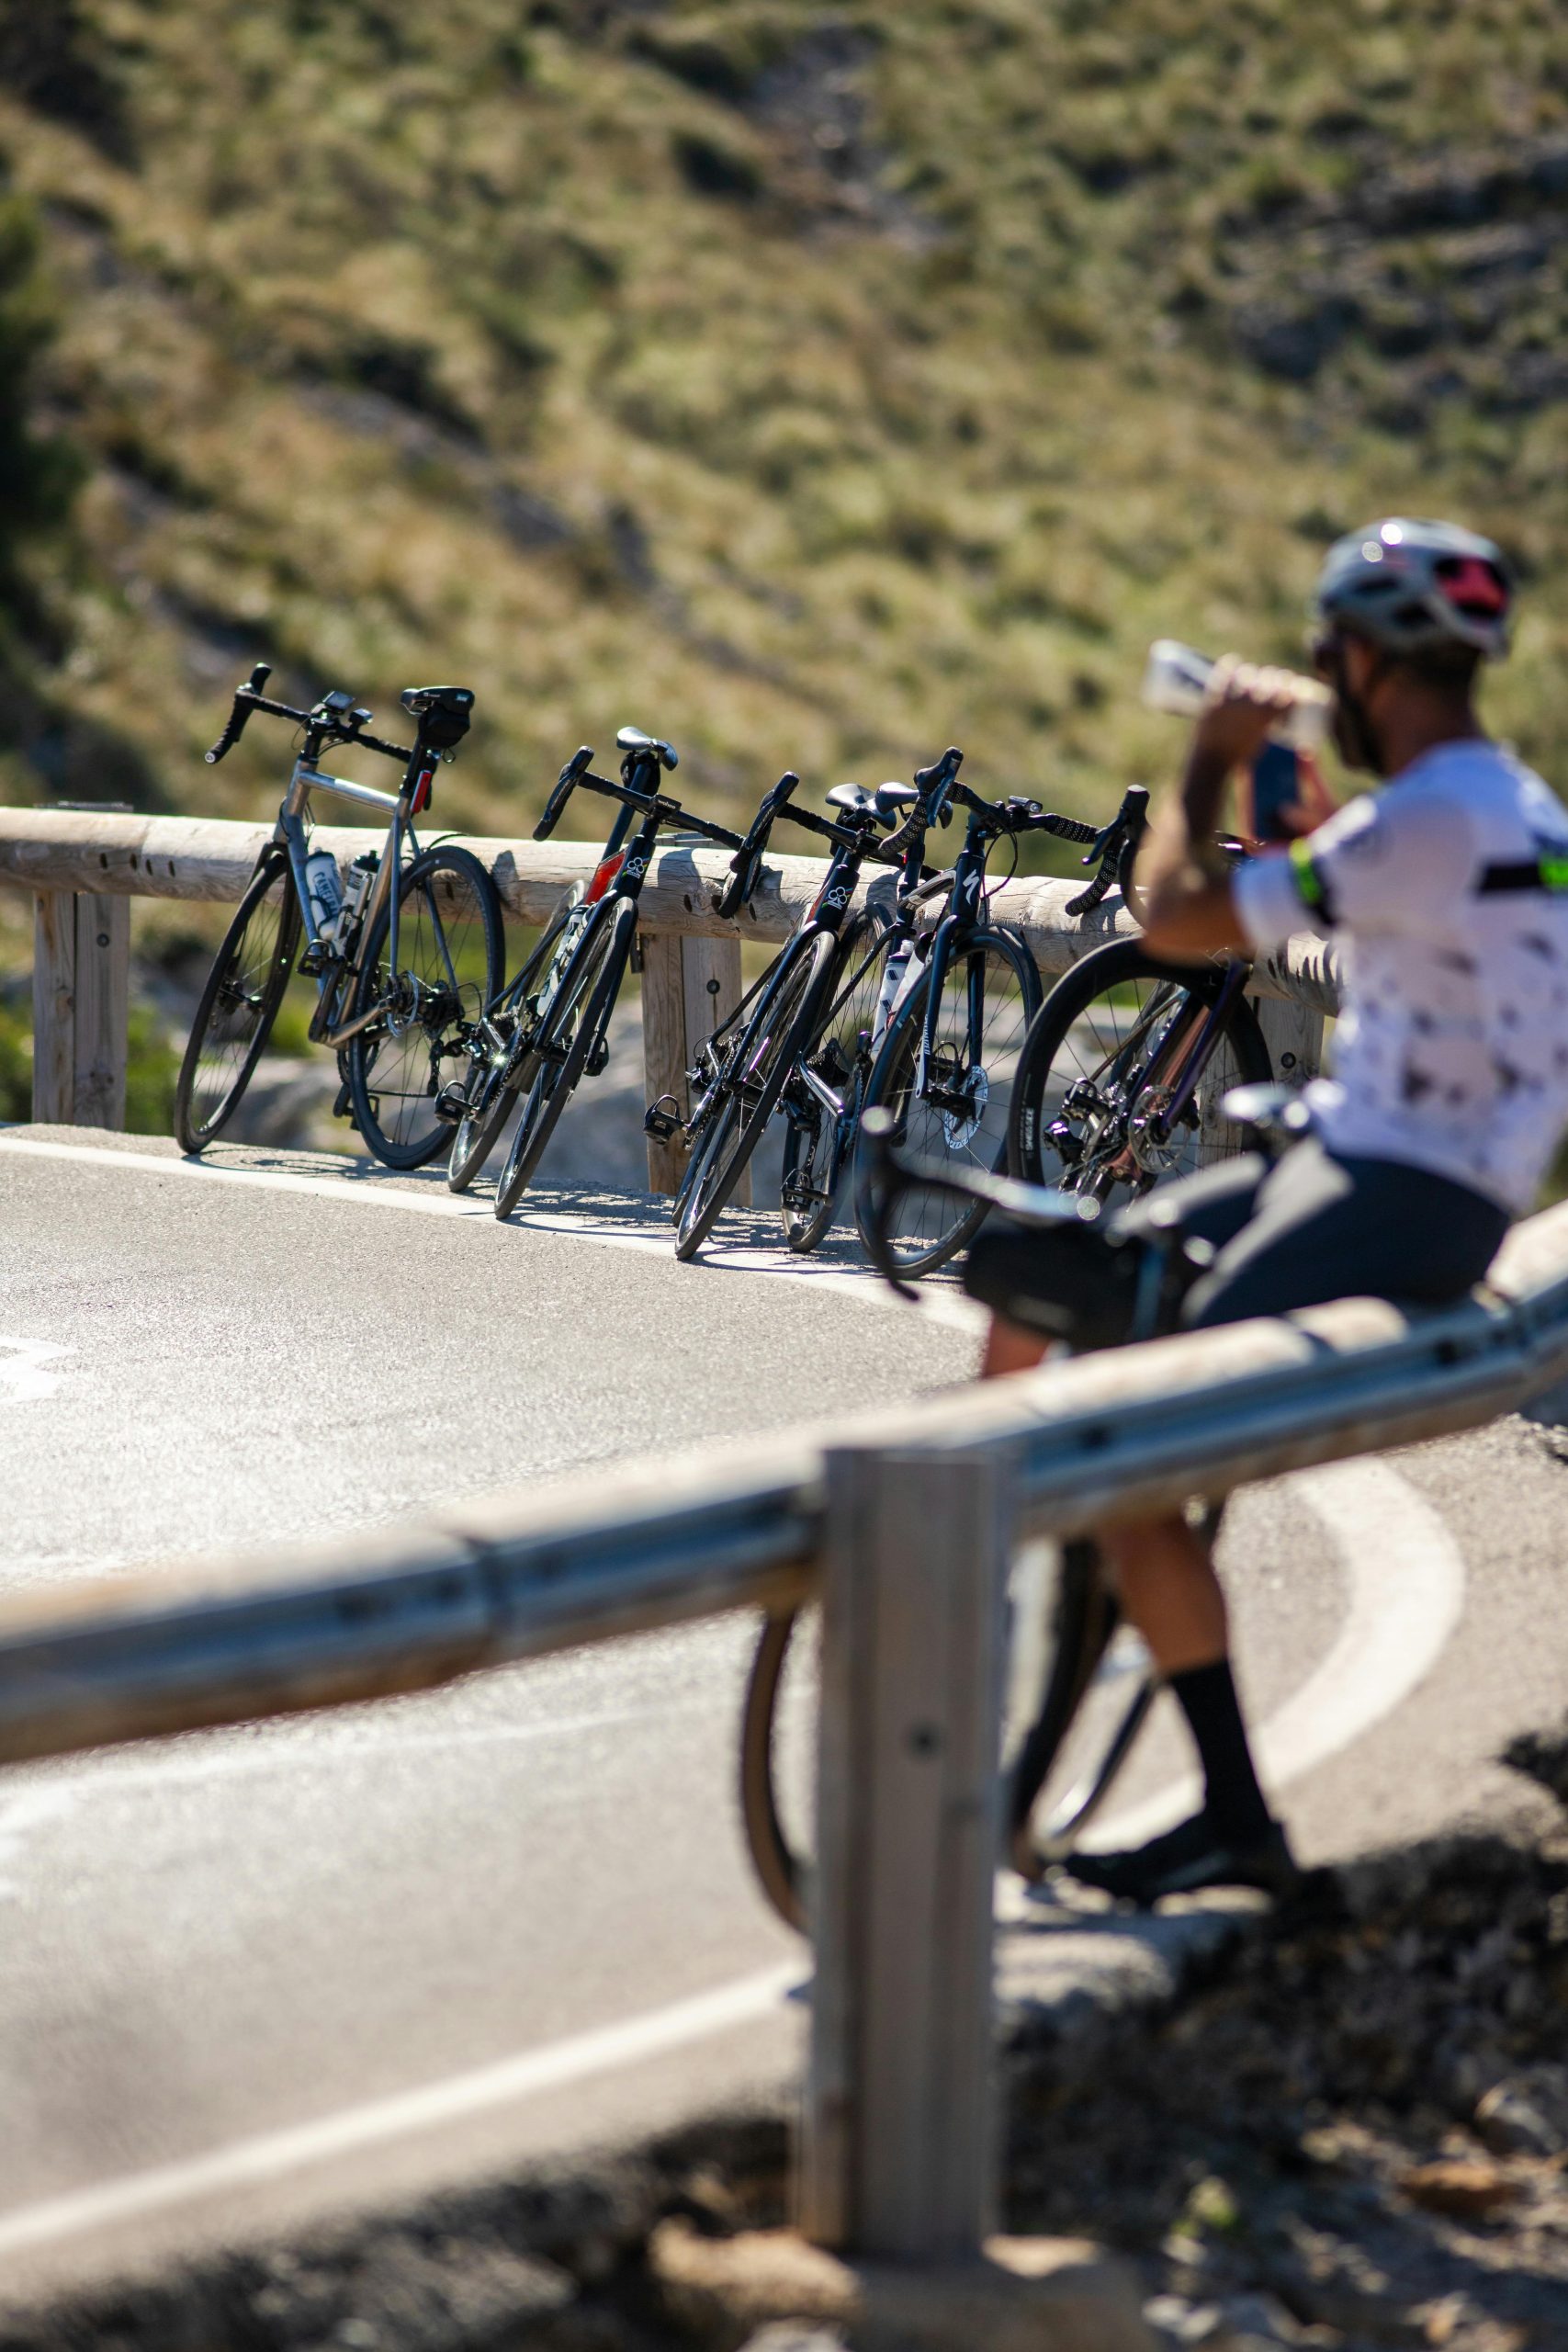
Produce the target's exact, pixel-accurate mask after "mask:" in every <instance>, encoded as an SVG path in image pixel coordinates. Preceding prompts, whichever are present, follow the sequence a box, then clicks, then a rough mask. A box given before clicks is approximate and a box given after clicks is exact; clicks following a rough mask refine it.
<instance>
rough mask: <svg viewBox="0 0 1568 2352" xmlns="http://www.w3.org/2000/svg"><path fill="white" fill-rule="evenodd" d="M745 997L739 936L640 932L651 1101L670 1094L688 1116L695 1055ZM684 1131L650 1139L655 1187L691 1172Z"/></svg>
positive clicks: (745, 1196) (747, 1184)
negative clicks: (688, 1074) (688, 1075)
mask: <svg viewBox="0 0 1568 2352" xmlns="http://www.w3.org/2000/svg"><path fill="white" fill-rule="evenodd" d="M739 1001H740V941H739V935H738V934H736V933H730V934H728V936H727V937H725V938H722V939H705V938H694V937H687V936H685V935H683V934H682V933H679V932H673V931H645V932H644V933H643V934H642V1062H643V1073H644V1076H645V1078H646V1080H647V1084H648V1099H649V1102H650V1103H656V1102H657V1101H658V1100H659V1098H660V1095H661V1094H672V1095H673V1096H674V1097H675V1100H676V1101H677V1103H679V1104H680V1105H681V1111H682V1116H684V1115H685V1114H686V1112H687V1111H688V1110H689V1109H690V1107H691V1106H690V1103H689V1102H688V1099H687V1091H686V1071H687V1068H688V1066H689V1064H690V1062H691V1057H692V1056H693V1054H694V1053H695V1051H696V1049H697V1047H698V1046H700V1045H701V1044H702V1043H703V1041H704V1039H705V1038H706V1037H709V1036H711V1035H712V1034H713V1032H714V1030H715V1029H716V1028H717V1026H718V1024H719V1023H720V1022H721V1021H722V1020H723V1018H724V1016H725V1014H726V1013H727V1012H733V1011H734V1010H735V1007H736V1006H737V1005H738V1004H739ZM685 1165H686V1159H685V1149H684V1147H683V1145H682V1142H681V1139H680V1137H679V1136H677V1137H675V1138H674V1140H673V1141H671V1142H670V1143H660V1142H659V1141H658V1140H657V1138H656V1137H655V1136H649V1139H648V1182H649V1191H650V1192H654V1193H673V1192H674V1191H675V1190H676V1189H677V1187H678V1186H679V1184H680V1182H681V1178H682V1175H683V1174H684V1172H685ZM730 1199H731V1202H732V1204H734V1206H735V1207H737V1208H749V1207H750V1203H751V1171H750V1169H748V1170H745V1172H744V1173H743V1174H742V1176H741V1179H740V1182H739V1183H738V1184H737V1186H736V1188H735V1190H734V1192H733V1193H731V1195H730Z"/></svg>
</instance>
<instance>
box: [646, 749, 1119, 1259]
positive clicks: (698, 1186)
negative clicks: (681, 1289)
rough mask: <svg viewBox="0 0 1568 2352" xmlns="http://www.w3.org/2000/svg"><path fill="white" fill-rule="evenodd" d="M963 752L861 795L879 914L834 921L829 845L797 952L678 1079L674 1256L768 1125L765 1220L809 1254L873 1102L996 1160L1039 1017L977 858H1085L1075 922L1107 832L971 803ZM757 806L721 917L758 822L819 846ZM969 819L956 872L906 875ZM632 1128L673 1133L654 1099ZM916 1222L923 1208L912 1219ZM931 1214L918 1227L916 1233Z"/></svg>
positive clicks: (951, 1235)
mask: <svg viewBox="0 0 1568 2352" xmlns="http://www.w3.org/2000/svg"><path fill="white" fill-rule="evenodd" d="M963 756H964V755H963V753H962V752H960V751H959V750H957V749H956V747H953V748H950V749H949V750H948V751H947V752H945V753H944V754H943V755H942V759H941V760H940V761H937V762H936V763H933V764H932V765H931V767H929V768H923V769H921V770H919V772H918V774H917V775H916V778H915V788H914V789H913V790H911V788H910V787H909V786H897V785H884V786H880V787H879V789H878V793H877V795H876V796H875V798H876V802H877V805H878V807H879V808H880V809H881V810H882V811H883V812H884V817H885V819H886V817H887V816H890V815H891V813H892V812H893V811H894V810H895V809H899V808H903V809H907V810H908V815H907V817H906V819H905V821H904V824H903V827H902V829H901V830H900V831H899V832H898V834H897V838H896V839H895V840H894V841H892V842H886V843H885V844H884V845H883V846H882V847H880V848H879V849H876V850H874V851H871V852H870V853H869V854H872V855H874V856H875V857H877V858H878V859H880V860H882V861H883V862H884V863H897V864H898V865H899V866H900V879H899V883H898V887H897V892H896V894H895V897H894V900H893V905H892V908H891V910H889V909H888V908H887V907H886V903H885V902H883V901H881V900H879V899H876V898H875V897H873V898H872V899H871V900H870V902H869V903H868V904H867V906H866V907H865V908H864V909H863V910H861V911H860V912H859V913H857V914H856V915H855V916H853V918H852V919H851V920H849V921H848V922H846V919H845V918H846V910H847V909H848V908H849V905H850V902H851V899H852V896H853V892H854V887H855V882H856V880H857V878H858V874H859V865H860V861H861V859H862V858H863V856H865V855H866V854H868V852H867V849H866V847H865V841H864V837H863V836H862V838H861V841H860V843H859V848H858V854H856V855H854V856H852V854H851V850H850V846H849V845H848V844H845V845H844V846H843V847H842V848H841V849H840V850H839V851H837V852H836V853H835V860H834V862H832V863H830V865H829V872H828V875H827V876H826V877H825V880H824V883H823V888H822V890H821V892H820V893H819V894H818V898H817V899H816V900H815V901H814V903H813V906H812V908H811V910H810V912H809V914H808V917H807V922H806V923H805V924H804V925H803V927H802V930H801V931H800V933H797V935H796V937H795V939H794V940H793V941H792V942H791V943H790V944H789V945H788V946H787V947H786V948H785V949H784V952H783V954H782V955H781V956H779V957H778V958H777V960H776V961H775V963H774V964H773V966H771V967H769V970H768V971H767V972H766V973H764V974H763V976H762V978H761V980H760V981H759V982H758V983H757V984H756V986H755V988H754V989H752V990H751V991H750V992H749V994H748V996H747V998H746V999H744V1000H743V1001H742V1003H741V1005H740V1006H739V1008H738V1010H737V1012H735V1013H733V1014H732V1015H731V1016H730V1018H729V1020H728V1022H727V1023H725V1024H724V1026H723V1027H722V1028H721V1029H720V1030H719V1032H718V1033H716V1035H715V1036H714V1037H713V1038H712V1039H710V1040H709V1042H708V1045H707V1046H706V1047H705V1049H704V1052H703V1054H702V1055H700V1056H699V1057H698V1064H697V1066H696V1067H695V1068H694V1069H693V1070H692V1071H691V1073H690V1077H691V1080H692V1087H693V1094H694V1106H693V1112H692V1116H691V1119H690V1121H689V1122H688V1124H687V1126H686V1129H685V1133H686V1135H687V1137H688V1140H689V1143H690V1145H691V1149H692V1156H691V1159H690V1161H689V1163H688V1168H687V1174H686V1178H685V1181H684V1183H683V1185H682V1190H681V1192H680V1193H678V1194H677V1197H676V1202H675V1216H676V1226H677V1243H676V1247H677V1254H678V1255H680V1256H682V1257H689V1256H691V1255H692V1254H693V1253H694V1251H695V1250H697V1249H698V1248H699V1247H700V1246H701V1244H702V1242H703V1240H704V1239H705V1238H706V1235H707V1234H708V1233H709V1232H710V1231H711V1230H712V1227H713V1225H714V1223H715V1221H716V1218H717V1216H718V1214H719V1212H720V1210H721V1209H722V1208H723V1206H724V1204H725V1202H726V1201H727V1200H728V1198H729V1196H730V1193H732V1191H733V1189H734V1185H735V1182H736V1181H737V1179H738V1177H739V1172H740V1170H741V1169H742V1168H743V1167H744V1166H745V1165H746V1163H747V1161H748V1159H750V1156H751V1154H752V1152H753V1151H754V1150H755V1148H756V1147H757V1145H758V1143H759V1142H760V1141H761V1136H762V1134H763V1132H764V1130H765V1128H766V1127H767V1125H768V1122H769V1120H770V1118H771V1117H773V1115H774V1114H775V1112H776V1113H777V1114H780V1115H782V1117H783V1120H784V1154H783V1179H782V1184H781V1193H780V1209H781V1212H782V1215H783V1218H784V1233H785V1237H786V1238H787V1240H788V1241H789V1244H790V1247H791V1248H792V1249H793V1250H797V1251H806V1250H812V1249H814V1248H815V1247H816V1246H817V1245H818V1242H819V1241H820V1240H821V1239H822V1238H823V1236H824V1235H825V1234H826V1232H827V1231H828V1229H829V1226H830V1225H831V1223H832V1219H833V1215H834V1211H835V1207H836V1204H837V1200H838V1195H839V1192H840V1183H841V1180H842V1176H843V1173H844V1170H845V1168H846V1167H847V1165H848V1163H849V1159H850V1157H851V1154H852V1148H853V1143H854V1136H855V1133H856V1129H857V1126H858V1124H859V1120H860V1116H861V1113H862V1111H863V1109H864V1107H865V1106H866V1105H867V1104H868V1103H876V1102H878V1101H883V1102H887V1101H891V1102H893V1103H895V1105H896V1106H897V1111H898V1114H899V1115H900V1118H901V1121H902V1125H903V1128H904V1131H905V1132H906V1133H907V1132H908V1131H909V1130H910V1129H911V1128H914V1129H916V1130H917V1131H922V1130H923V1134H924V1140H926V1142H927V1144H928V1147H929V1146H930V1144H931V1137H932V1136H933V1135H934V1137H935V1148H947V1149H948V1150H949V1151H951V1152H953V1153H956V1154H957V1155H958V1156H959V1157H960V1158H961V1159H963V1160H964V1162H965V1163H967V1164H975V1163H978V1164H986V1165H991V1164H995V1163H997V1162H999V1160H1000V1159H1001V1156H1002V1154H1003V1151H1004V1150H1005V1137H1006V1110H1007V1103H1008V1082H1009V1078H1010V1069H1011V1066H1012V1064H1013V1062H1014V1061H1015V1060H1016V1056H1017V1048H1018V1040H1019V1035H1020V1032H1021V1029H1022V1028H1023V1026H1024V1023H1025V1022H1026V1021H1027V1018H1028V1015H1029V1012H1030V1011H1031V1010H1032V1007H1033V1006H1034V1005H1035V1004H1037V1003H1038V1002H1039V997H1040V987H1039V976H1038V973H1037V971H1036V969H1035V966H1034V960H1033V957H1032V956H1031V955H1030V953H1029V950H1028V947H1027V946H1026V944H1024V942H1023V940H1022V938H1021V935H1020V934H1019V933H1016V932H1014V931H1011V930H1010V929H1007V928H1005V927H997V926H991V925H988V924H987V922H986V921H985V919H984V886H985V875H986V868H987V859H988V857H989V855H990V852H991V850H992V848H993V847H994V845H995V844H996V843H997V842H998V841H1001V840H1003V839H1012V840H1016V839H1017V838H1018V837H1019V836H1021V834H1023V833H1025V832H1031V831H1043V832H1047V833H1051V834H1053V835H1055V837H1056V838H1057V839H1059V840H1064V841H1070V842H1077V843H1079V844H1084V843H1087V844H1089V847H1090V854H1091V856H1099V857H1100V861H1101V862H1100V870H1099V872H1097V874H1096V876H1095V877H1094V879H1093V880H1092V881H1091V882H1090V884H1089V886H1088V888H1086V890H1085V891H1084V892H1083V893H1082V895H1081V897H1080V898H1079V899H1077V900H1075V901H1074V909H1075V910H1085V909H1088V908H1089V907H1092V906H1095V905H1098V904H1099V903H1100V899H1103V898H1104V896H1105V895H1106V893H1107V892H1108V891H1109V889H1110V888H1111V884H1112V880H1113V879H1114V877H1115V875H1116V873H1117V871H1118V870H1119V869H1118V865H1117V861H1118V859H1120V858H1122V855H1123V852H1124V842H1123V838H1122V833H1121V832H1119V831H1117V830H1116V829H1115V828H1107V829H1104V830H1103V831H1100V830H1098V829H1096V828H1095V827H1094V826H1091V825H1086V824H1082V823H1080V822H1079V821H1078V820H1076V819H1074V818H1070V817H1062V816H1058V815H1055V814H1054V813H1053V812H1051V811H1048V810H1044V809H1041V807H1040V806H1039V804H1038V802H1036V801H1032V800H1025V799H1021V798H1017V797H1015V798H1011V799H1009V800H1007V801H1005V802H1000V803H993V802H989V801H986V800H983V799H981V797H979V795H978V794H976V793H975V792H972V791H971V790H970V789H969V787H968V786H964V785H961V784H960V783H959V781H958V770H959V766H960V763H962V760H963ZM794 784H795V779H794V778H786V779H785V786H789V787H793V786H794ZM785 786H779V787H777V789H776V790H775V793H774V794H773V795H771V796H769V797H767V798H766V799H764V801H763V803H762V805H761V809H759V811H758V815H757V818H756V819H755V820H754V821H753V824H752V827H751V830H750V832H749V833H748V835H747V839H746V844H745V847H744V849H743V851H742V853H741V855H740V856H739V857H738V858H737V859H736V860H735V861H734V867H733V869H732V870H733V872H734V876H735V879H734V880H733V881H732V883H731V885H730V887H729V888H728V891H727V892H726V894H725V896H724V898H723V899H721V900H720V901H719V902H718V903H719V910H720V911H721V912H733V911H734V910H736V909H737V908H738V907H739V905H740V904H743V903H744V901H745V899H746V897H747V896H748V895H749V893H750V889H751V888H753V887H754V884H755V881H756V878H757V875H758V873H759V872H760V868H761V856H762V853H763V851H764V850H765V848H766V846H767V841H768V835H769V831H770V830H771V827H772V825H773V821H774V820H775V819H776V818H777V817H779V816H785V817H788V818H789V819H790V820H791V821H792V822H795V823H797V824H805V825H806V826H807V830H809V831H816V832H818V833H819V834H823V833H827V835H828V837H829V838H831V834H830V832H829V829H828V828H827V827H826V826H825V823H824V820H821V819H818V818H812V817H808V816H807V815H806V814H805V813H804V812H802V811H800V810H799V809H795V808H792V807H791V806H790V805H789V794H788V790H786V788H785ZM857 795H859V787H858V786H840V788H839V791H838V792H837V793H834V794H829V800H830V801H831V802H833V803H834V804H835V805H836V806H838V807H839V808H840V810H841V811H849V810H852V809H855V808H857V807H858V806H860V805H861V803H863V802H864V799H865V796H860V798H859V800H858V801H857V798H856V796H857ZM955 807H963V808H965V809H967V810H968V811H969V824H968V828H967V831H966V835H965V839H964V847H963V849H962V851H961V852H960V854H959V856H958V859H957V861H956V862H955V864H954V865H953V867H952V869H951V870H949V871H948V872H946V873H943V874H941V875H935V876H933V875H932V874H931V869H930V868H929V867H928V866H926V865H923V864H922V863H921V858H922V854H923V850H924V846H925V843H926V839H927V835H928V833H929V831H930V828H931V825H932V824H946V823H947V822H949V821H950V820H951V818H952V815H953V809H954V808H955ZM937 894H945V896H946V899H947V905H946V908H945V910H944V911H943V913H942V916H941V917H940V919H939V920H938V922H937V924H936V926H935V929H934V931H931V932H922V931H921V929H920V922H921V909H922V906H923V905H924V904H925V903H926V902H928V901H929V900H930V899H931V898H932V897H933V896H934V895H937ZM648 1124H649V1128H650V1131H652V1132H654V1133H658V1134H666V1133H672V1132H673V1131H674V1127H675V1124H676V1122H675V1121H674V1119H673V1118H672V1116H671V1113H670V1112H669V1111H667V1110H666V1109H665V1106H664V1105H663V1104H655V1105H654V1106H653V1108H652V1109H651V1110H650V1112H649V1119H648ZM925 1205H926V1208H927V1210H928V1211H929V1208H930V1205H931V1204H925ZM976 1221H977V1220H976V1218H975V1217H972V1216H969V1215H968V1213H967V1212H965V1213H964V1215H962V1216H957V1217H948V1218H946V1219H939V1220H938V1222H937V1224H936V1226H935V1227H934V1229H931V1230H917V1228H916V1227H915V1225H914V1223H913V1222H911V1229H910V1233H909V1234H908V1235H907V1236H905V1237H903V1241H904V1245H905V1248H904V1255H905V1258H906V1261H907V1270H908V1271H909V1272H917V1273H919V1272H930V1271H931V1268H932V1267H933V1266H935V1265H938V1264H940V1263H942V1261H943V1260H944V1259H945V1258H948V1257H951V1256H952V1255H953V1252H954V1251H955V1250H958V1249H960V1248H962V1247H963V1246H964V1242H965V1241H966V1240H967V1239H968V1238H970V1235H971V1234H972V1232H973V1230H974V1227H975V1223H976ZM930 1222H931V1220H930V1217H929V1215H928V1216H927V1218H926V1220H925V1223H926V1225H927V1226H929V1225H930Z"/></svg>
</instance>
